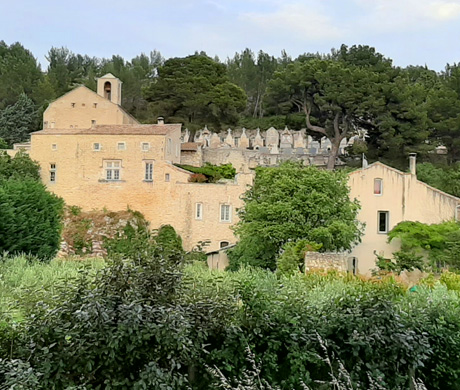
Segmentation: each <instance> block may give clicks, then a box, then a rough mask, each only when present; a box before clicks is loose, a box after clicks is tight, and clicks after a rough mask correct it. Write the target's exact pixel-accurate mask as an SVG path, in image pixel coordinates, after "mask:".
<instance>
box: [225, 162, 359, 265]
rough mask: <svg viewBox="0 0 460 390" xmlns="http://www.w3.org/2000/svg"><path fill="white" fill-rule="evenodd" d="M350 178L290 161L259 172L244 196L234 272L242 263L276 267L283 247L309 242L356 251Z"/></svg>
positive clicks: (232, 261) (355, 205) (327, 248)
mask: <svg viewBox="0 0 460 390" xmlns="http://www.w3.org/2000/svg"><path fill="white" fill-rule="evenodd" d="M347 180H348V178H347V175H346V173H344V172H342V171H326V170H320V169H317V168H316V167H304V166H302V165H300V164H297V163H292V162H287V163H284V164H282V165H281V166H279V167H274V168H263V167H259V168H257V169H256V177H255V180H254V185H253V186H252V188H251V189H249V190H248V191H247V192H246V193H245V195H244V198H243V199H244V202H245V204H244V207H243V208H242V209H240V210H239V211H238V214H239V217H240V222H238V224H237V225H236V228H235V232H236V234H237V235H238V236H239V238H240V242H239V243H238V245H237V246H236V248H235V249H234V250H233V251H232V253H231V254H230V268H231V269H234V268H238V266H239V265H240V264H241V263H248V264H251V265H257V266H262V267H264V268H270V269H274V268H275V266H276V265H275V259H276V257H277V256H278V254H279V252H280V249H281V248H282V246H283V245H284V244H286V243H288V242H291V241H297V240H307V241H309V242H310V243H311V244H318V245H320V246H321V249H320V251H323V252H326V251H342V250H347V249H351V247H352V246H353V245H354V244H356V243H358V242H359V239H360V237H361V225H360V223H359V222H358V220H357V219H356V216H357V213H358V210H359V203H358V201H357V200H350V198H349V188H348V186H347Z"/></svg>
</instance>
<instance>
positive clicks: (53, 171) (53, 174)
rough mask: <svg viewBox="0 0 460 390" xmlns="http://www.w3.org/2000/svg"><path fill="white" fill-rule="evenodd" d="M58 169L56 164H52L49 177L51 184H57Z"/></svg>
mask: <svg viewBox="0 0 460 390" xmlns="http://www.w3.org/2000/svg"><path fill="white" fill-rule="evenodd" d="M56 172H57V168H56V163H50V170H49V173H50V176H49V182H50V183H56V177H57V174H56Z"/></svg>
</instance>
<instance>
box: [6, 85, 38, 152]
mask: <svg viewBox="0 0 460 390" xmlns="http://www.w3.org/2000/svg"><path fill="white" fill-rule="evenodd" d="M36 128H37V112H36V110H35V105H34V103H33V101H32V100H31V99H29V98H28V97H27V96H26V95H25V94H24V93H23V94H21V95H20V96H19V99H18V101H17V102H16V103H15V104H13V105H12V106H8V107H6V108H5V109H4V110H2V111H0V138H3V139H4V140H5V141H6V142H7V143H8V145H9V146H12V145H13V144H14V143H16V142H22V141H26V140H27V139H28V137H29V133H30V132H31V131H34V130H36Z"/></svg>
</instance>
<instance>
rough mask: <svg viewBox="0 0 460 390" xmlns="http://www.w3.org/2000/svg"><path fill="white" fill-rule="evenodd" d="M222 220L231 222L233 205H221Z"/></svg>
mask: <svg viewBox="0 0 460 390" xmlns="http://www.w3.org/2000/svg"><path fill="white" fill-rule="evenodd" d="M220 222H231V206H230V205H229V204H221V205H220Z"/></svg>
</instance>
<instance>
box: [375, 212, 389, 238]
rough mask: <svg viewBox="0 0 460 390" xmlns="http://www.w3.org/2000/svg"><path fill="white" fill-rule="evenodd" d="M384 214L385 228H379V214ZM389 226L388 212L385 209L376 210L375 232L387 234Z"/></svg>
mask: <svg viewBox="0 0 460 390" xmlns="http://www.w3.org/2000/svg"><path fill="white" fill-rule="evenodd" d="M382 214H384V215H385V230H381V229H380V219H381V217H380V216H381V215H382ZM389 228H390V212H389V211H387V210H378V211H377V233H378V234H387V233H388V232H389V230H390V229H389Z"/></svg>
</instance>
